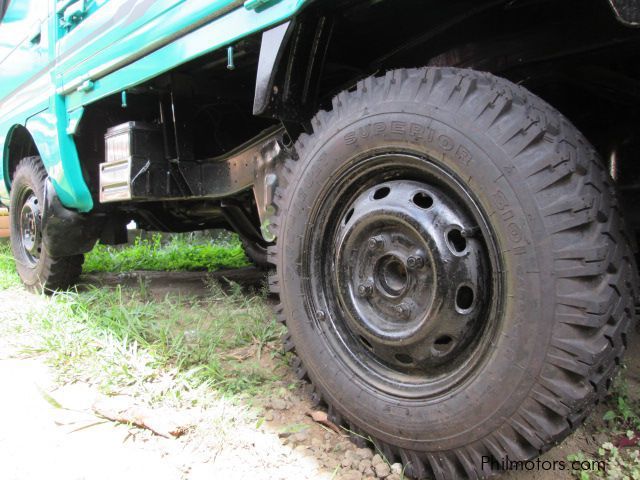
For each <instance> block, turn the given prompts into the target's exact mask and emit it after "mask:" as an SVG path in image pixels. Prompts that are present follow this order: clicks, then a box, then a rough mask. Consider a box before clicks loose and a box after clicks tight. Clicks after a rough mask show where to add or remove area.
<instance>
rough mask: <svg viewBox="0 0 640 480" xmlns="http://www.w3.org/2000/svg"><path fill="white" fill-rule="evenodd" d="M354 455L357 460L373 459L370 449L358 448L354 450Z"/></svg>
mask: <svg viewBox="0 0 640 480" xmlns="http://www.w3.org/2000/svg"><path fill="white" fill-rule="evenodd" d="M356 455H357V456H358V457H359V458H373V452H372V451H371V449H370V448H358V449H356Z"/></svg>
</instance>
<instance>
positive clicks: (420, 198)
mask: <svg viewBox="0 0 640 480" xmlns="http://www.w3.org/2000/svg"><path fill="white" fill-rule="evenodd" d="M412 200H413V203H415V204H416V205H417V206H418V207H420V208H424V209H425V210H426V209H427V208H431V206H432V205H433V198H431V195H429V194H427V193H425V192H418V193H416V194H415V195H414V196H413V199H412Z"/></svg>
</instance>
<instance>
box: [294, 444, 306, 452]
mask: <svg viewBox="0 0 640 480" xmlns="http://www.w3.org/2000/svg"><path fill="white" fill-rule="evenodd" d="M308 449H309V447H307V446H306V445H298V446H297V447H296V448H294V450H295V451H296V452H305V451H307V450H308Z"/></svg>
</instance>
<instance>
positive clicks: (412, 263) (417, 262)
mask: <svg viewBox="0 0 640 480" xmlns="http://www.w3.org/2000/svg"><path fill="white" fill-rule="evenodd" d="M422 267H424V259H423V258H422V257H420V256H415V257H414V256H411V257H409V258H407V268H408V269H409V270H416V269H418V268H422Z"/></svg>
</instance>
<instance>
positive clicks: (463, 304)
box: [456, 285, 474, 310]
mask: <svg viewBox="0 0 640 480" xmlns="http://www.w3.org/2000/svg"><path fill="white" fill-rule="evenodd" d="M473 298H474V295H473V290H472V289H471V287H468V286H467V285H462V286H460V287H458V292H457V293H456V307H458V309H460V310H468V309H470V308H471V306H472V305H473Z"/></svg>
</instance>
